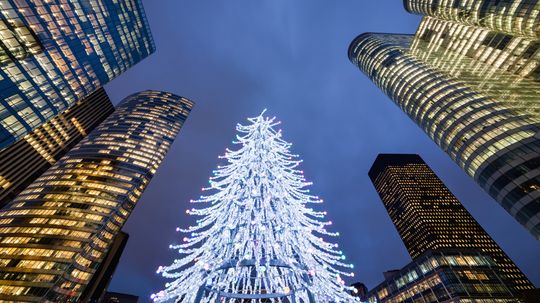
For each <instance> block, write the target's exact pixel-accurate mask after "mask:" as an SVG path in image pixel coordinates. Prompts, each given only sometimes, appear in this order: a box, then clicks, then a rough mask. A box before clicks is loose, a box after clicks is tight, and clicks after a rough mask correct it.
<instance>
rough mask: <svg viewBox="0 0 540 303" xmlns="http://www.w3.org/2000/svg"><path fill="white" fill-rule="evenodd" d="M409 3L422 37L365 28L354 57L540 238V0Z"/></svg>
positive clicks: (410, 0)
mask: <svg viewBox="0 0 540 303" xmlns="http://www.w3.org/2000/svg"><path fill="white" fill-rule="evenodd" d="M405 6H406V8H407V9H408V10H409V11H411V12H414V13H420V14H425V15H426V16H425V17H424V18H423V19H422V22H421V24H420V27H419V29H418V31H417V33H416V35H414V36H413V35H398V34H375V33H365V34H362V35H360V36H358V37H357V38H356V39H354V41H353V42H352V43H351V45H350V48H349V58H350V60H351V61H352V62H353V63H354V64H355V65H357V66H358V67H359V68H360V69H361V70H362V71H363V72H364V73H365V74H366V75H367V76H368V77H369V78H370V79H371V80H372V81H373V82H374V83H375V84H376V85H377V86H379V87H380V88H381V89H382V90H383V91H384V92H385V93H386V94H387V95H388V96H389V97H390V98H391V99H392V100H394V102H395V103H396V104H397V105H398V106H399V107H400V108H401V109H402V110H403V111H404V112H405V113H407V115H408V116H409V117H410V118H411V119H413V120H414V121H415V122H416V123H417V124H418V125H419V126H420V127H421V128H422V129H423V130H424V131H425V132H426V133H427V134H428V135H429V137H430V138H431V139H433V141H434V142H435V143H436V144H437V145H439V146H440V147H441V148H442V149H443V150H444V151H445V152H446V153H448V155H449V156H450V157H451V158H452V159H453V160H454V161H455V162H456V163H457V164H458V165H459V166H460V167H461V168H463V170H465V172H466V173H467V174H469V175H470V176H471V177H473V178H474V179H475V180H476V182H477V183H478V184H479V185H480V186H481V187H482V188H483V189H484V190H485V191H486V192H488V193H489V194H490V195H491V196H492V197H493V198H494V199H495V200H496V201H498V202H499V203H500V204H501V206H502V207H504V208H505V209H506V210H507V211H508V212H509V213H510V214H511V215H512V216H513V217H514V218H516V220H518V221H519V222H520V223H521V224H522V225H524V226H525V227H526V228H527V229H528V230H529V231H530V232H531V233H532V234H533V236H534V237H535V238H537V239H538V240H540V135H539V133H540V103H538V97H537V96H538V93H539V92H540V83H539V79H540V51H539V49H540V44H539V41H538V31H536V32H535V31H534V30H533V29H537V28H538V22H539V21H538V20H537V19H538V18H536V17H535V16H538V12H539V6H538V2H537V1H525V0H522V1H489V0H482V1H434V0H406V1H405ZM535 24H536V25H535ZM534 26H536V27H534Z"/></svg>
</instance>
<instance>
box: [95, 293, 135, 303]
mask: <svg viewBox="0 0 540 303" xmlns="http://www.w3.org/2000/svg"><path fill="white" fill-rule="evenodd" d="M138 301H139V297H138V296H134V295H128V294H121V293H117V292H107V293H105V296H104V298H103V300H101V301H100V303H137V302H138Z"/></svg>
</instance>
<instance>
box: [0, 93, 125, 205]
mask: <svg viewBox="0 0 540 303" xmlns="http://www.w3.org/2000/svg"><path fill="white" fill-rule="evenodd" d="M113 111H114V106H113V105H112V103H111V100H109V97H108V96H107V93H106V92H105V90H104V89H103V88H100V89H98V90H97V91H95V92H93V93H91V94H90V95H89V96H87V97H85V98H83V99H82V100H81V101H79V102H77V103H75V104H74V105H72V106H71V107H70V108H69V109H67V110H65V111H64V112H63V113H61V114H59V115H57V116H56V117H54V118H52V119H51V120H49V121H47V122H46V123H44V124H42V125H41V126H40V127H38V128H36V129H34V130H33V131H32V132H30V133H28V134H27V135H26V136H24V137H23V139H22V140H19V141H17V142H16V143H14V144H12V145H10V146H9V147H8V148H6V149H4V150H2V151H0V208H2V207H3V206H4V205H6V203H8V202H9V201H10V200H12V199H13V198H14V197H15V195H17V194H18V193H19V192H21V191H22V190H23V189H24V188H25V187H26V186H28V184H30V183H32V181H34V180H35V179H36V178H37V177H39V175H41V174H42V173H43V172H44V171H45V170H46V169H47V168H49V167H51V165H53V164H54V163H55V162H56V161H58V160H59V159H60V158H61V157H62V156H63V155H65V154H66V153H67V152H68V151H69V149H71V148H72V147H73V146H74V145H75V144H77V143H78V142H79V141H81V140H82V138H84V136H86V135H87V134H88V133H89V132H90V131H92V129H94V128H95V127H96V126H97V125H98V124H100V123H101V122H102V121H103V120H105V118H107V117H108V116H109V115H110V114H111V113H112V112H113Z"/></svg>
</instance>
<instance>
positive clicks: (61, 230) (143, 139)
mask: <svg viewBox="0 0 540 303" xmlns="http://www.w3.org/2000/svg"><path fill="white" fill-rule="evenodd" d="M191 107H192V103H191V102H190V101H189V100H186V99H184V98H181V97H178V96H175V95H173V94H170V93H165V92H157V91H144V92H141V93H138V94H134V95H132V96H129V97H127V98H126V99H124V100H123V101H122V102H121V103H120V104H119V105H118V106H117V108H116V110H115V112H114V113H113V114H111V115H110V116H109V117H108V118H107V119H106V120H105V121H103V122H102V123H101V124H100V125H99V126H98V127H96V128H95V129H94V130H93V131H92V132H91V133H90V134H88V135H87V136H86V137H85V138H84V139H83V140H82V141H81V142H79V143H78V144H77V145H75V147H73V148H72V149H71V150H70V151H69V152H68V153H67V154H66V155H65V156H64V157H62V158H61V159H60V160H59V161H57V162H56V163H55V164H54V165H53V166H52V167H51V168H49V169H48V170H47V171H45V172H44V173H43V174H42V175H41V176H40V177H39V178H38V179H36V180H35V181H34V182H33V183H32V184H30V185H29V186H28V187H27V188H26V189H25V190H24V191H23V192H21V193H20V194H19V195H18V196H17V197H16V198H15V199H14V200H13V201H11V202H10V203H9V204H8V205H6V206H5V207H4V208H3V209H2V210H0V300H6V301H29V302H43V301H46V302H78V301H79V299H80V297H81V295H82V293H83V292H84V290H85V288H86V286H87V285H88V284H89V283H90V281H91V279H92V277H93V275H94V274H95V273H96V271H98V270H99V266H100V264H101V263H103V261H104V259H105V258H106V256H107V253H108V252H109V251H110V249H111V245H112V244H113V242H114V241H115V237H116V236H117V235H118V234H119V232H120V230H121V228H122V226H123V225H124V223H125V221H126V220H127V218H128V217H129V215H130V213H131V211H132V210H133V208H134V207H135V205H136V203H137V201H138V200H139V198H140V196H141V194H142V193H143V191H144V189H145V188H146V186H147V185H148V183H149V182H150V180H151V178H152V176H153V175H154V174H155V173H156V170H157V169H158V167H159V165H160V163H161V161H162V160H163V158H164V157H165V154H166V153H167V151H168V149H169V148H170V146H171V144H172V142H173V140H174V139H175V137H176V135H177V134H178V132H179V131H180V128H181V127H182V125H183V122H184V121H185V119H186V117H187V116H188V114H189V113H190V110H191Z"/></svg>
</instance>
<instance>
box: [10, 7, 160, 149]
mask: <svg viewBox="0 0 540 303" xmlns="http://www.w3.org/2000/svg"><path fill="white" fill-rule="evenodd" d="M0 38H1V41H2V42H1V43H0V150H2V149H4V148H6V147H8V146H9V145H10V144H12V143H14V142H16V141H18V140H20V139H22V138H23V137H24V136H25V135H26V134H28V133H29V132H31V131H32V130H34V129H35V128H37V127H39V126H40V125H42V124H43V123H44V122H46V121H48V120H50V119H52V118H53V117H55V116H56V115H58V114H59V113H61V112H63V111H64V110H66V109H68V108H69V107H70V106H72V105H73V104H75V102H77V101H79V100H80V99H81V98H83V97H84V96H87V95H88V94H90V93H92V92H94V91H95V90H96V89H98V88H99V87H101V86H103V85H104V84H105V83H107V82H108V81H110V80H111V79H113V78H114V77H116V76H118V75H119V74H120V73H122V72H123V71H125V70H126V69H128V68H129V67H130V66H132V65H134V64H136V63H137V62H139V61H140V60H142V59H143V58H145V57H147V56H148V55H149V54H151V53H152V52H153V51H154V50H155V47H154V42H153V40H152V36H151V33H150V29H149V27H148V23H147V21H146V17H145V14H144V9H143V7H142V3H141V1H140V0H47V1H42V0H17V1H12V0H0Z"/></svg>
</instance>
